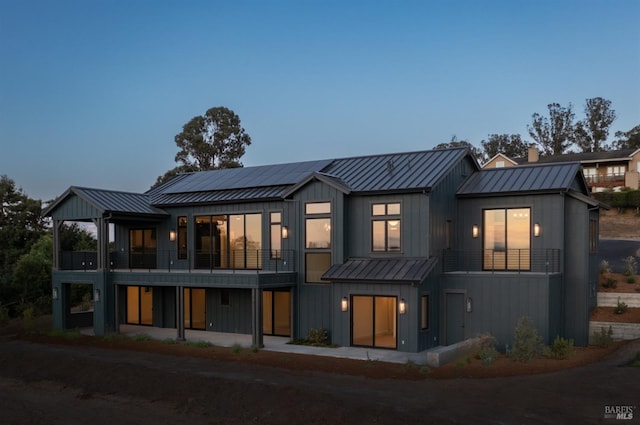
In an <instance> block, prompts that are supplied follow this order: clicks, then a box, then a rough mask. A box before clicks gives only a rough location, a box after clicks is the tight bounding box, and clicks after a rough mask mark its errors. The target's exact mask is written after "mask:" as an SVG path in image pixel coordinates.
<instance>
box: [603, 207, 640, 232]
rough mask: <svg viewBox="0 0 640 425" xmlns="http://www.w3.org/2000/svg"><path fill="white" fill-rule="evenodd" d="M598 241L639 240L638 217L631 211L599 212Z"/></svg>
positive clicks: (639, 220) (613, 210)
mask: <svg viewBox="0 0 640 425" xmlns="http://www.w3.org/2000/svg"><path fill="white" fill-rule="evenodd" d="M600 239H640V216H638V215H637V214H636V212H635V211H633V210H632V209H630V208H629V209H627V210H626V211H625V212H624V213H622V214H619V213H618V211H617V210H616V209H615V208H612V209H611V210H608V211H607V210H601V211H600Z"/></svg>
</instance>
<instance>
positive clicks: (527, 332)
mask: <svg viewBox="0 0 640 425" xmlns="http://www.w3.org/2000/svg"><path fill="white" fill-rule="evenodd" d="M541 352H542V337H541V336H540V334H539V333H538V330H537V329H536V327H535V326H534V324H533V321H532V320H531V319H530V318H528V317H521V318H520V320H518V323H517V324H516V331H515V336H514V339H513V348H512V349H511V351H510V352H509V353H508V355H509V357H510V358H512V359H514V360H517V361H520V362H524V363H527V362H529V361H531V360H532V359H533V358H534V357H535V356H537V355H538V354H540V353H541Z"/></svg>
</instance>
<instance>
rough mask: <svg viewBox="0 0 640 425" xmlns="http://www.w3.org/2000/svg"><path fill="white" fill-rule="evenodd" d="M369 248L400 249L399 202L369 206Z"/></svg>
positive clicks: (380, 249) (377, 250)
mask: <svg viewBox="0 0 640 425" xmlns="http://www.w3.org/2000/svg"><path fill="white" fill-rule="evenodd" d="M371 215H372V216H373V217H374V218H373V219H372V221H371V250H372V251H375V252H386V251H400V224H401V220H400V203H397V202H396V203H390V204H373V205H372V206H371Z"/></svg>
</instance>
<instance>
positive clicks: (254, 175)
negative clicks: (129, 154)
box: [161, 160, 331, 194]
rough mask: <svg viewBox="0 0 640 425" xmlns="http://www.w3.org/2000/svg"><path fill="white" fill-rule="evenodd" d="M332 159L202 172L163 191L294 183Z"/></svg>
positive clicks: (213, 189) (175, 191) (199, 190)
mask: <svg viewBox="0 0 640 425" xmlns="http://www.w3.org/2000/svg"><path fill="white" fill-rule="evenodd" d="M330 163H331V160H319V161H306V162H297V163H290V164H277V165H262V166H257V167H243V168H229V169H224V170H212V171H201V172H198V173H193V174H189V175H187V176H185V177H184V178H183V179H182V180H180V181H179V182H177V183H176V184H174V185H171V186H170V187H167V188H166V189H165V190H163V191H161V193H165V194H168V193H188V192H211V191H216V190H229V189H246V188H251V187H265V186H282V185H288V184H295V183H297V182H298V181H299V180H301V179H302V178H304V177H305V176H306V175H308V174H309V173H312V172H314V171H321V170H322V169H323V168H324V167H326V166H327V165H329V164H330Z"/></svg>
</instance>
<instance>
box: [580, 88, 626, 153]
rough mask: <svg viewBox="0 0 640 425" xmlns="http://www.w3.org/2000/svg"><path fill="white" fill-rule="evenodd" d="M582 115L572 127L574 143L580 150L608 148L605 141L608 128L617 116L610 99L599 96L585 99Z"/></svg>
mask: <svg viewBox="0 0 640 425" xmlns="http://www.w3.org/2000/svg"><path fill="white" fill-rule="evenodd" d="M584 116H585V117H584V119H583V120H580V121H578V122H577V123H576V125H575V128H574V141H575V144H576V145H577V146H578V147H579V148H580V149H581V150H582V152H599V151H604V150H608V146H607V145H606V143H605V142H606V141H607V137H608V136H609V128H610V127H611V124H613V122H614V121H615V120H616V117H617V115H616V111H615V110H613V109H611V101H610V100H607V99H603V98H601V97H594V98H591V99H587V100H586V103H585V106H584Z"/></svg>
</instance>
